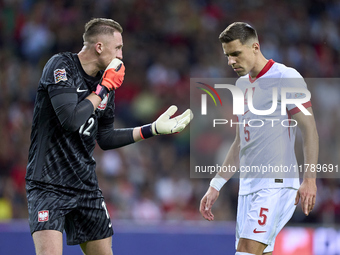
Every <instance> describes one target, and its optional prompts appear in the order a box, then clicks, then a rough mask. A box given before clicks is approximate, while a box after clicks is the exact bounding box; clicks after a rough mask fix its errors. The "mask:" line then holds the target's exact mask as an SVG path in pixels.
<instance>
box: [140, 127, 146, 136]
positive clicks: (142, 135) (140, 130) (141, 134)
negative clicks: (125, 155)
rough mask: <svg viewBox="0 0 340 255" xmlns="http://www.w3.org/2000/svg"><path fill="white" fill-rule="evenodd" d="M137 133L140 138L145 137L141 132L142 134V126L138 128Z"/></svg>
mask: <svg viewBox="0 0 340 255" xmlns="http://www.w3.org/2000/svg"><path fill="white" fill-rule="evenodd" d="M139 134H140V137H141V138H142V139H145V138H144V136H143V134H142V128H140V129H139Z"/></svg>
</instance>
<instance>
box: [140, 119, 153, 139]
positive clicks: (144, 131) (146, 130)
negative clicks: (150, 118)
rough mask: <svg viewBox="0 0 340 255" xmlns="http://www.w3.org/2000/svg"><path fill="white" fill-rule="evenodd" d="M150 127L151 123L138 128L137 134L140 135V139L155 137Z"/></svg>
mask: <svg viewBox="0 0 340 255" xmlns="http://www.w3.org/2000/svg"><path fill="white" fill-rule="evenodd" d="M152 125H153V123H152V124H147V125H144V126H142V127H141V128H140V130H139V134H140V137H141V138H142V139H147V138H150V137H153V136H154V135H155V134H154V133H153V131H152Z"/></svg>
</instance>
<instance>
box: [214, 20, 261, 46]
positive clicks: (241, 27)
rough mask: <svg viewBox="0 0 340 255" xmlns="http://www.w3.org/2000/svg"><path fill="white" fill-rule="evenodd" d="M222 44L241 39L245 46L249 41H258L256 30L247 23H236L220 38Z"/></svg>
mask: <svg viewBox="0 0 340 255" xmlns="http://www.w3.org/2000/svg"><path fill="white" fill-rule="evenodd" d="M218 39H220V42H221V43H229V42H231V41H234V40H237V39H239V40H240V42H241V43H242V44H245V43H246V42H247V41H248V40H249V39H255V40H258V37H257V33H256V30H255V29H254V28H253V27H252V26H250V25H249V24H247V23H245V22H234V23H232V24H230V25H229V26H228V27H227V28H226V29H225V30H224V31H223V32H222V33H221V34H220V36H219V37H218Z"/></svg>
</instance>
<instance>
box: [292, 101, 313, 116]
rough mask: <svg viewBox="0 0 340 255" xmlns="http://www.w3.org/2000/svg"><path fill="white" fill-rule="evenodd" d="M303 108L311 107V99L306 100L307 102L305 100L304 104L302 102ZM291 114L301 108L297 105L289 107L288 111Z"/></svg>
mask: <svg viewBox="0 0 340 255" xmlns="http://www.w3.org/2000/svg"><path fill="white" fill-rule="evenodd" d="M302 105H303V106H304V107H305V108H308V107H311V106H312V103H311V101H308V102H306V103H304V104H302ZM288 112H289V113H290V114H291V115H294V114H296V113H298V112H301V110H300V109H299V107H295V108H293V109H291V110H290V111H288Z"/></svg>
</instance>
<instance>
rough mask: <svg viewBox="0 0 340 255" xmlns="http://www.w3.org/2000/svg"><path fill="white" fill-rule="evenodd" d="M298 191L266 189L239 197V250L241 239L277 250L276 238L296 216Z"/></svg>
mask: <svg viewBox="0 0 340 255" xmlns="http://www.w3.org/2000/svg"><path fill="white" fill-rule="evenodd" d="M296 192H297V190H296V189H293V188H279V189H262V190H259V191H258V192H255V193H251V194H249V195H244V196H241V195H239V196H238V206H237V222H236V244H235V245H236V249H237V244H238V241H239V239H240V238H246V239H251V240H255V241H258V242H261V243H264V244H267V245H268V246H267V247H266V249H265V250H264V252H272V251H273V250H274V244H275V238H276V236H277V235H278V233H279V232H280V231H281V229H282V228H283V227H284V226H285V225H286V223H287V222H288V221H289V219H290V218H291V217H292V215H293V213H294V210H295V207H296V206H295V205H294V202H295V196H296Z"/></svg>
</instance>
